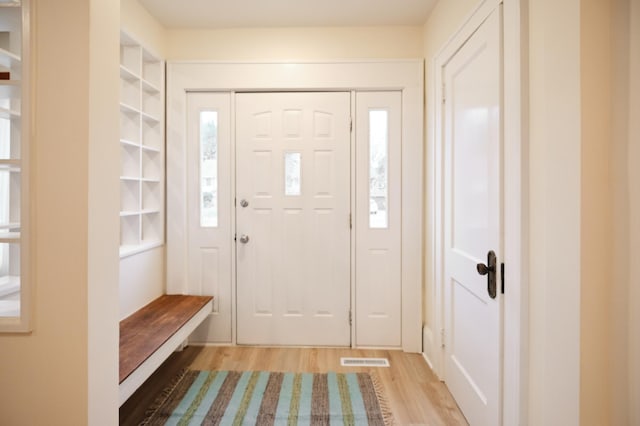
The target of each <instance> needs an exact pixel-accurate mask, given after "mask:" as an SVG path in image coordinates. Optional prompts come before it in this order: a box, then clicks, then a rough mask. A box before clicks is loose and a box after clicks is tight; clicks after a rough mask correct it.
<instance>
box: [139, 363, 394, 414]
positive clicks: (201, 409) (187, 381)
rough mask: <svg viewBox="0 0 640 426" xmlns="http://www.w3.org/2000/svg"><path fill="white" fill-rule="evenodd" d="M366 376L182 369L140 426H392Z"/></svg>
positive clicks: (378, 393) (374, 385)
mask: <svg viewBox="0 0 640 426" xmlns="http://www.w3.org/2000/svg"><path fill="white" fill-rule="evenodd" d="M392 422H393V420H392V417H391V413H390V411H389V409H388V407H387V405H386V403H385V402H384V399H383V398H382V395H381V387H380V386H379V385H378V384H377V382H376V381H375V380H374V379H373V378H372V376H371V375H369V374H368V373H345V374H343V373H327V374H312V373H273V372H267V371H245V372H238V371H195V370H186V371H184V372H183V373H181V374H180V376H178V377H177V378H176V380H174V382H173V383H172V384H171V386H170V387H168V388H167V389H166V390H165V391H164V392H163V393H162V395H161V396H160V397H159V398H158V400H157V401H156V403H155V404H154V406H153V407H151V408H150V409H149V410H148V411H147V415H146V418H145V420H144V421H143V422H142V423H141V424H143V425H200V424H206V425H260V426H262V425H287V426H288V425H376V426H377V425H380V426H382V425H390V424H392Z"/></svg>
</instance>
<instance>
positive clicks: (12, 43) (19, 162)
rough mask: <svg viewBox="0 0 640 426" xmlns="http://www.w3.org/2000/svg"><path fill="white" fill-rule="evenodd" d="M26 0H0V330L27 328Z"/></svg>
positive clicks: (27, 89) (27, 44)
mask: <svg viewBox="0 0 640 426" xmlns="http://www.w3.org/2000/svg"><path fill="white" fill-rule="evenodd" d="M29 6H30V2H29V0H22V1H19V0H15V1H13V0H0V332H24V331H29V330H30V328H29V317H30V315H29V313H30V312H29V297H30V290H29V276H28V272H29V268H28V267H27V265H28V263H27V260H28V238H27V236H28V223H27V222H28V217H29V214H28V210H29V205H28V200H29V197H28V188H29V182H28V178H29V174H28V166H29V161H28V160H29V144H28V141H29V137H28V130H29V126H28V112H29V108H28V99H29V84H28V83H29V79H28V71H29V69H28V66H27V65H28V61H27V60H23V57H25V58H28V53H29V34H28V29H29V27H30V26H29V25H28V22H29V19H30V14H29V9H30V8H29Z"/></svg>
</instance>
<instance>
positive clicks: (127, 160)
mask: <svg viewBox="0 0 640 426" xmlns="http://www.w3.org/2000/svg"><path fill="white" fill-rule="evenodd" d="M120 152H121V153H122V158H121V160H120V164H121V167H122V169H121V171H120V176H122V177H129V178H139V177H140V147H138V146H135V145H129V144H122V146H121V147H120Z"/></svg>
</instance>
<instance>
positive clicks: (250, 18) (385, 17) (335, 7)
mask: <svg viewBox="0 0 640 426" xmlns="http://www.w3.org/2000/svg"><path fill="white" fill-rule="evenodd" d="M139 1H140V3H141V4H142V5H143V6H144V7H145V8H146V9H147V10H148V11H149V12H150V13H151V14H152V15H153V16H154V17H156V19H158V21H160V23H162V24H163V25H164V26H165V27H167V28H234V27H305V26H377V25H422V24H424V23H425V21H426V20H427V16H428V15H429V12H430V11H431V9H432V8H433V6H434V5H435V3H436V2H437V0H139Z"/></svg>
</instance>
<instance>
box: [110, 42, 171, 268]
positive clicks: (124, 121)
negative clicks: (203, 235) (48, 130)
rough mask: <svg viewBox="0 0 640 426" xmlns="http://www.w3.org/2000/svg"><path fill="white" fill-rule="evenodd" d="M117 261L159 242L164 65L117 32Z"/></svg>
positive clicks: (162, 209)
mask: <svg viewBox="0 0 640 426" xmlns="http://www.w3.org/2000/svg"><path fill="white" fill-rule="evenodd" d="M119 143H120V153H121V172H120V257H126V256H130V255H133V254H136V253H140V252H143V251H146V250H150V249H152V248H155V247H158V246H160V245H162V244H163V243H164V155H165V154H164V62H163V61H162V60H161V59H160V58H159V57H158V56H157V55H155V54H154V53H152V52H151V51H149V50H148V49H147V48H145V47H144V46H143V45H142V44H140V43H138V42H137V41H136V40H135V38H134V37H132V36H130V35H129V34H127V33H126V32H124V31H122V32H121V33H120V142H119Z"/></svg>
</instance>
